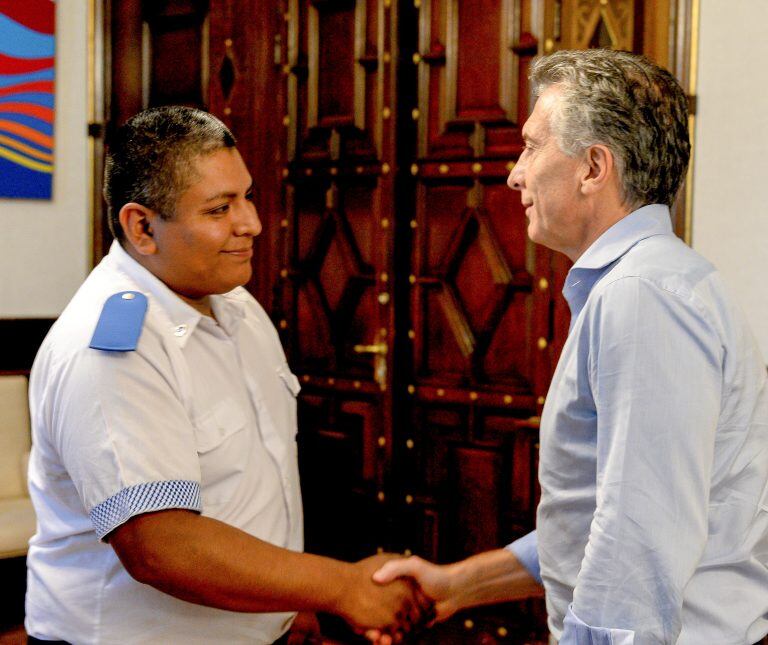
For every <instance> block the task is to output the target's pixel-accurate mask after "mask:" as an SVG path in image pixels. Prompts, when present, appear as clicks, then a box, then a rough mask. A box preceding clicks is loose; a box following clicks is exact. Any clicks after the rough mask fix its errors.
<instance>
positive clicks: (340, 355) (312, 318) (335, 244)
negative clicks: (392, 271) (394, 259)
mask: <svg viewBox="0 0 768 645" xmlns="http://www.w3.org/2000/svg"><path fill="white" fill-rule="evenodd" d="M376 190H377V188H376V186H375V184H371V185H362V184H349V185H343V186H342V187H339V186H338V185H337V186H336V187H331V188H326V184H325V183H321V182H315V183H310V182H304V185H303V190H302V191H300V192H299V191H297V192H296V202H295V206H294V208H295V213H296V218H297V221H298V222H299V225H297V226H294V227H293V233H294V238H293V243H292V249H291V251H290V255H289V257H290V261H291V264H290V265H289V268H288V269H287V278H288V280H287V283H288V284H287V285H286V288H285V291H284V293H283V297H284V298H285V299H286V300H287V301H289V302H292V303H293V306H294V308H295V309H294V311H293V312H292V313H293V319H295V320H296V321H297V323H298V325H297V327H296V328H295V333H291V332H289V335H290V337H291V341H292V351H293V354H292V358H293V360H294V365H299V366H301V369H302V370H303V371H318V370H320V371H323V372H329V373H334V374H346V375H351V374H354V375H355V376H356V377H357V378H369V379H372V378H373V373H372V371H371V370H372V369H373V366H372V363H371V361H370V360H369V359H367V358H366V357H362V356H361V355H360V354H356V353H355V352H354V351H353V347H354V346H355V345H356V344H366V343H371V342H372V339H373V338H375V337H376V335H377V334H378V331H379V328H380V326H381V324H386V323H382V322H381V321H380V313H381V312H380V310H381V306H380V305H379V304H378V302H377V299H376V294H375V293H374V291H375V288H376V273H375V267H376V264H378V263H379V262H380V258H379V257H378V247H377V246H376V244H375V241H376V235H375V231H374V230H373V229H374V222H373V221H372V220H371V218H370V217H369V215H368V210H367V209H368V208H369V205H370V202H371V201H372V199H373V198H374V197H375V193H376Z"/></svg>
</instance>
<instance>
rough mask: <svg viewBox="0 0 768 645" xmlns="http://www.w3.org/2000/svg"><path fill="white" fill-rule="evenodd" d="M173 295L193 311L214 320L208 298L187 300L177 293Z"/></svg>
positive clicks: (209, 298)
mask: <svg viewBox="0 0 768 645" xmlns="http://www.w3.org/2000/svg"><path fill="white" fill-rule="evenodd" d="M174 293H175V294H176V295H177V296H179V298H181V299H182V300H183V301H184V302H186V303H187V304H188V305H190V306H191V307H192V308H193V309H196V310H197V311H199V312H200V313H201V314H203V316H208V317H209V318H213V319H214V320H215V319H216V316H214V315H213V309H212V307H211V297H210V296H203V297H202V298H188V297H187V296H185V295H182V294H180V293H179V292H178V291H174Z"/></svg>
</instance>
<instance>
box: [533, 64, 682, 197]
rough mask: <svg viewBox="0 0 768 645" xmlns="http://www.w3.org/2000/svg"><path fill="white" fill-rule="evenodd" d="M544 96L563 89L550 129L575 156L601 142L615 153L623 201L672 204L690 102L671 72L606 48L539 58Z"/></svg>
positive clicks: (538, 83)
mask: <svg viewBox="0 0 768 645" xmlns="http://www.w3.org/2000/svg"><path fill="white" fill-rule="evenodd" d="M531 80H533V83H534V85H535V88H536V92H537V94H541V93H542V92H543V91H544V90H545V89H547V88H548V87H550V86H557V87H558V88H559V89H560V92H561V100H560V102H559V106H558V109H557V110H556V111H555V112H554V113H553V115H552V123H551V127H552V128H553V129H554V131H555V133H556V134H557V137H558V139H559V143H560V148H561V149H562V150H563V151H564V152H565V153H566V154H569V155H571V156H573V155H576V154H579V153H581V152H583V151H584V150H586V149H587V148H588V147H589V146H591V145H594V144H597V143H601V144H603V145H605V146H607V147H608V148H609V149H610V150H611V152H613V155H614V159H615V160H616V167H617V168H618V171H619V177H620V179H621V187H622V192H623V197H624V201H625V202H626V203H627V204H628V205H629V206H631V207H633V208H639V207H640V206H644V205H646V204H667V205H669V206H671V205H672V202H673V201H674V199H675V196H676V195H677V191H678V190H679V189H680V185H681V184H682V183H683V179H684V178H685V171H686V169H687V167H688V161H689V157H690V150H691V146H690V143H689V139H688V99H687V98H686V96H685V92H684V91H683V88H682V87H680V84H679V83H678V82H677V81H676V80H675V78H674V77H673V76H672V75H671V74H670V73H669V72H668V71H666V70H665V69H662V68H661V67H659V66H658V65H656V64H654V63H652V62H651V61H650V60H648V59H647V58H645V57H644V56H638V55H635V54H630V53H627V52H619V51H610V50H607V49H588V50H583V51H559V52H555V53H554V54H551V55H549V56H544V57H542V58H540V59H539V60H538V61H536V63H535V64H534V66H533V69H532V71H531Z"/></svg>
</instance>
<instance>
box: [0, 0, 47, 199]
mask: <svg viewBox="0 0 768 645" xmlns="http://www.w3.org/2000/svg"><path fill="white" fill-rule="evenodd" d="M55 9H56V4H55V2H54V1H53V0H0V197H29V198H38V199H50V197H51V186H52V183H53V96H54V93H53V74H54V67H53V62H54V31H53V28H54V20H55Z"/></svg>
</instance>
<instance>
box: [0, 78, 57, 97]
mask: <svg viewBox="0 0 768 645" xmlns="http://www.w3.org/2000/svg"><path fill="white" fill-rule="evenodd" d="M21 92H50V93H51V94H53V81H32V82H31V83H22V84H21V85H11V86H10V87H0V97H2V96H9V95H10V94H20V93H21Z"/></svg>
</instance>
